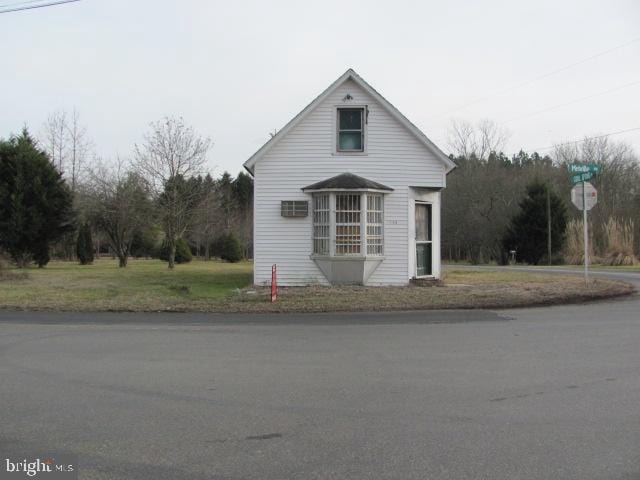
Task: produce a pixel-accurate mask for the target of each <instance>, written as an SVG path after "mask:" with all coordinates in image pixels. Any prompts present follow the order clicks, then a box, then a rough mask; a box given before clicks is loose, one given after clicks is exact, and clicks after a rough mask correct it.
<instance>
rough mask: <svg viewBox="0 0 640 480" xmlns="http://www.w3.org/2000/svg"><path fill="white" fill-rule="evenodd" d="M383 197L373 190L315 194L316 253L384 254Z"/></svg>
mask: <svg viewBox="0 0 640 480" xmlns="http://www.w3.org/2000/svg"><path fill="white" fill-rule="evenodd" d="M383 199H384V196H383V194H381V193H372V192H322V193H314V194H313V202H312V205H313V255H316V256H331V257H332V256H362V257H364V256H382V255H383V252H384V235H383V234H384V210H383V205H384V202H383ZM332 212H333V213H332Z"/></svg>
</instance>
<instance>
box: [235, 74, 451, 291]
mask: <svg viewBox="0 0 640 480" xmlns="http://www.w3.org/2000/svg"><path fill="white" fill-rule="evenodd" d="M244 166H245V168H246V169H247V170H248V171H249V172H251V174H252V175H253V177H254V282H255V283H256V284H266V283H269V282H270V281H271V267H272V265H274V264H275V265H277V271H278V283H279V284H281V285H308V284H312V283H320V284H329V283H358V284H365V285H403V284H407V283H409V281H410V280H411V279H412V278H439V276H440V192H441V191H442V189H443V188H444V187H445V185H446V178H447V173H448V172H450V171H451V170H452V169H453V168H454V167H455V164H454V163H453V162H452V161H451V160H450V159H449V158H448V157H447V156H446V155H445V154H444V153H443V152H442V151H441V150H440V149H439V148H438V147H436V146H435V145H434V144H433V142H431V141H430V140H429V139H428V138H427V137H426V136H425V135H424V134H423V133H422V132H421V131H420V130H419V129H418V128H417V127H416V126H415V125H413V124H412V123H411V122H410V121H409V120H407V118H406V117H405V116H404V115H402V114H401V113H400V112H399V111H398V110H397V109H396V108H395V107H394V106H393V105H391V103H389V102H388V101H387V100H386V99H385V98H384V97H383V96H382V95H380V94H379V93H378V92H376V91H375V90H374V89H373V88H372V87H371V86H370V85H369V84H368V83H367V82H365V81H364V80H363V79H362V78H361V77H360V76H358V74H356V72H354V71H353V70H351V69H349V70H347V71H346V72H345V73H344V74H343V75H342V76H341V77H340V78H338V79H337V80H336V81H335V82H334V83H333V84H331V85H330V86H329V88H327V89H326V90H325V91H324V92H322V93H321V94H320V95H319V96H318V97H317V98H316V99H315V100H313V101H312V102H311V103H310V104H309V105H308V106H307V107H306V108H305V109H304V110H302V112H300V113H299V114H298V115H296V116H295V117H294V118H293V119H292V120H291V121H290V122H289V123H288V124H287V125H285V126H284V128H282V130H280V132H278V133H277V134H276V135H275V136H274V137H273V138H271V140H269V141H268V142H267V143H266V144H265V145H264V146H263V147H262V148H260V150H258V151H257V152H256V153H255V154H254V155H253V156H252V157H251V158H250V159H249V160H247V161H246V162H245V164H244Z"/></svg>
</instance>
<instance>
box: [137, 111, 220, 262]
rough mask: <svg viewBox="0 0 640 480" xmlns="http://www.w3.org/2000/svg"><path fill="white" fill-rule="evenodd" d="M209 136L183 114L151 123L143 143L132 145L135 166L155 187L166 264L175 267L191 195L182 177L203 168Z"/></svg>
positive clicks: (188, 220)
mask: <svg viewBox="0 0 640 480" xmlns="http://www.w3.org/2000/svg"><path fill="white" fill-rule="evenodd" d="M210 145H211V140H210V139H209V138H205V137H201V136H200V135H198V134H197V133H196V132H195V131H194V130H193V128H191V127H189V126H187V125H185V123H184V121H183V119H182V118H170V117H167V118H164V119H163V120H160V121H157V122H154V123H152V124H151V131H150V133H148V134H147V135H145V137H144V142H143V144H142V145H136V146H135V156H136V166H137V169H138V171H139V172H140V174H141V175H142V176H143V177H144V178H146V179H147V181H148V182H149V185H150V186H151V188H152V189H153V190H154V192H155V193H156V195H157V196H158V198H161V201H160V202H159V205H160V208H161V210H162V211H161V217H162V222H163V225H164V230H165V234H166V242H167V247H168V250H169V268H174V267H175V253H176V242H177V240H178V239H179V238H181V237H182V236H183V235H184V233H185V232H186V231H187V229H188V228H189V223H190V221H191V218H192V216H193V213H194V212H193V208H192V206H193V203H194V198H195V197H194V196H197V195H200V193H201V192H189V191H188V190H187V189H184V188H180V185H181V184H182V183H183V182H182V180H185V179H187V178H188V177H191V176H194V175H198V174H200V173H201V172H202V170H203V168H204V164H205V161H206V155H207V151H208V150H209V147H210Z"/></svg>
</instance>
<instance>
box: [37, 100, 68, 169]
mask: <svg viewBox="0 0 640 480" xmlns="http://www.w3.org/2000/svg"><path fill="white" fill-rule="evenodd" d="M67 129H68V125H67V112H65V111H64V110H56V111H55V112H53V113H52V114H51V115H49V117H48V118H47V120H46V121H45V123H44V126H43V132H42V135H41V139H40V142H41V143H42V144H43V146H44V148H45V150H46V151H47V153H48V154H49V157H50V159H51V162H52V163H53V164H54V165H55V166H56V167H57V169H58V171H59V172H60V173H63V172H64V167H65V162H66V159H67Z"/></svg>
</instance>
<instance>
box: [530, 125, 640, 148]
mask: <svg viewBox="0 0 640 480" xmlns="http://www.w3.org/2000/svg"><path fill="white" fill-rule="evenodd" d="M635 130H640V127H635V128H627V129H626V130H618V131H617V132H611V133H605V134H604V135H596V136H595V137H586V138H583V139H582V140H574V141H572V142H563V143H556V144H555V145H550V146H548V147H540V148H534V149H533V150H532V151H534V152H538V151H540V150H549V149H550V148H556V147H562V146H564V145H575V144H576V143H582V142H586V141H587V140H597V139H598V138H605V137H611V136H613V135H620V134H621V133H627V132H633V131H635Z"/></svg>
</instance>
